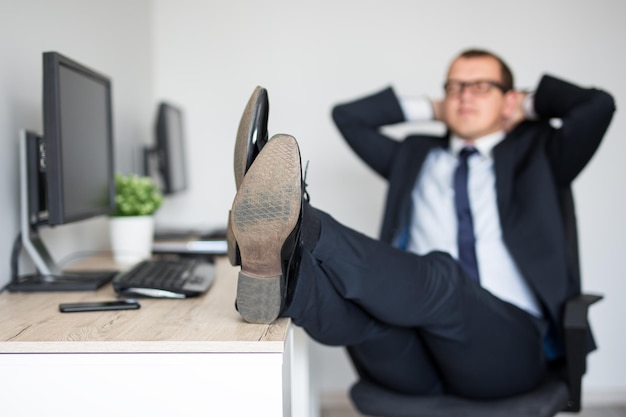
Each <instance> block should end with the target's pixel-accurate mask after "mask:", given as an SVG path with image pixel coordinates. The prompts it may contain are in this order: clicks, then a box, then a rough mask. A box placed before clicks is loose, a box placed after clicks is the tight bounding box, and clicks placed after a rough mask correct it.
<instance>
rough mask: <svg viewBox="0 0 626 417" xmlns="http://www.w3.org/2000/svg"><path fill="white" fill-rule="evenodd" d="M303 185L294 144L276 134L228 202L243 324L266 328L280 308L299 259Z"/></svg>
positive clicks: (283, 305)
mask: <svg viewBox="0 0 626 417" xmlns="http://www.w3.org/2000/svg"><path fill="white" fill-rule="evenodd" d="M303 183H304V182H303V180H302V168H301V161H300V151H299V149H298V144H297V142H296V140H295V139H294V138H293V137H292V136H289V135H275V136H273V137H272V139H271V140H270V141H268V142H267V144H266V145H265V147H264V148H263V150H262V152H261V153H260V154H259V155H258V156H257V158H256V160H255V162H254V164H253V165H252V166H251V167H250V168H249V170H248V172H247V173H246V175H245V176H244V178H243V180H242V182H241V185H240V187H239V190H238V192H237V195H236V197H235V199H234V201H233V205H232V208H231V214H230V222H231V225H232V230H233V234H234V236H235V238H236V241H237V244H238V247H239V253H240V255H241V271H240V272H239V277H238V284H237V302H236V306H237V309H238V311H239V313H240V314H241V316H242V317H243V318H244V320H246V321H248V322H251V323H271V322H273V321H274V320H276V319H277V318H278V317H279V316H280V313H281V312H282V311H283V309H284V307H285V302H286V299H287V297H288V287H290V285H288V284H289V280H290V279H291V277H295V275H296V274H295V273H296V272H297V265H298V263H299V258H300V256H299V255H300V250H299V249H300V245H301V243H300V233H301V224H302V202H303V198H302V197H303ZM294 279H295V278H294ZM291 286H293V285H291Z"/></svg>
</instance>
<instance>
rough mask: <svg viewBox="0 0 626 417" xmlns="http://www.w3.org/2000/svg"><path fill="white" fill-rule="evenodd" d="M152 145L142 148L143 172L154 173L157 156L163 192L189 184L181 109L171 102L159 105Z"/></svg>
mask: <svg viewBox="0 0 626 417" xmlns="http://www.w3.org/2000/svg"><path fill="white" fill-rule="evenodd" d="M154 131H155V144H154V147H152V148H150V147H147V148H145V149H144V172H145V174H146V175H153V174H155V173H154V172H153V171H154V169H152V167H154V164H153V163H151V162H152V159H153V158H154V159H156V161H154V162H156V167H157V170H158V177H159V178H157V180H160V181H159V182H160V184H161V191H162V192H163V194H164V195H172V194H176V193H180V192H183V191H185V190H187V188H188V187H189V183H188V173H187V154H186V143H185V126H184V118H183V110H182V109H181V108H180V107H178V106H176V105H173V104H171V103H166V102H161V103H159V105H158V110H157V116H156V123H155V129H154Z"/></svg>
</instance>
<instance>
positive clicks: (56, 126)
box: [43, 52, 115, 225]
mask: <svg viewBox="0 0 626 417" xmlns="http://www.w3.org/2000/svg"><path fill="white" fill-rule="evenodd" d="M43 65H44V79H43V85H44V88H43V112H44V140H43V143H44V146H45V156H46V158H45V171H46V179H47V181H46V182H47V184H46V185H47V200H48V201H47V207H48V224H50V225H59V224H64V223H68V222H73V221H78V220H83V219H87V218H90V217H94V216H98V215H104V214H110V213H111V212H112V211H113V209H114V208H115V183H114V171H113V170H114V163H113V121H112V104H111V82H110V80H109V78H107V77H106V76H104V75H101V74H98V73H97V72H95V71H93V70H91V69H88V68H86V67H84V66H82V65H81V64H79V63H77V62H75V61H72V60H70V59H69V58H67V57H64V56H62V55H60V54H59V53H56V52H46V53H44V63H43Z"/></svg>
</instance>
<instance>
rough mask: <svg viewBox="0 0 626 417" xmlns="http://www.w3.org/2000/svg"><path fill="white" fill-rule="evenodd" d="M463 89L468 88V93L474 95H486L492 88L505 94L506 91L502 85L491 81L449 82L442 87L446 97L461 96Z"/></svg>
mask: <svg viewBox="0 0 626 417" xmlns="http://www.w3.org/2000/svg"><path fill="white" fill-rule="evenodd" d="M465 87H467V88H469V91H470V92H471V93H472V94H475V95H483V94H487V93H488V92H490V91H491V89H492V88H494V87H495V88H497V89H498V90H500V91H502V92H503V93H506V92H507V91H508V89H507V88H506V87H505V86H503V85H502V84H500V83H498V82H496V81H491V80H476V81H455V80H449V81H446V83H445V84H444V85H443V89H444V90H445V92H446V95H448V96H460V95H461V94H463V90H464V89H465Z"/></svg>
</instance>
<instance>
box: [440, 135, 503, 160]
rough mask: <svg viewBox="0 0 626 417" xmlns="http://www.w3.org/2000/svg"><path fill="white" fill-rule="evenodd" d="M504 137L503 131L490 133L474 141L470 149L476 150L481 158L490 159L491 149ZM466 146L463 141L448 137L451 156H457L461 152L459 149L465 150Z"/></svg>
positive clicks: (452, 136)
mask: <svg viewBox="0 0 626 417" xmlns="http://www.w3.org/2000/svg"><path fill="white" fill-rule="evenodd" d="M504 136H505V132H504V131H499V132H495V133H490V134H489V135H487V136H483V137H481V138H479V139H477V140H475V141H474V143H473V144H472V147H474V148H476V150H477V151H478V153H479V154H480V155H481V156H487V157H491V152H492V151H493V148H495V146H496V145H497V144H498V143H500V142H502V140H503V139H504ZM466 146H468V145H467V142H466V141H465V140H463V139H461V138H460V137H458V136H457V135H454V134H453V135H451V136H450V151H451V152H452V154H453V155H455V156H458V154H459V152H461V149H463V148H465V147H466Z"/></svg>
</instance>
